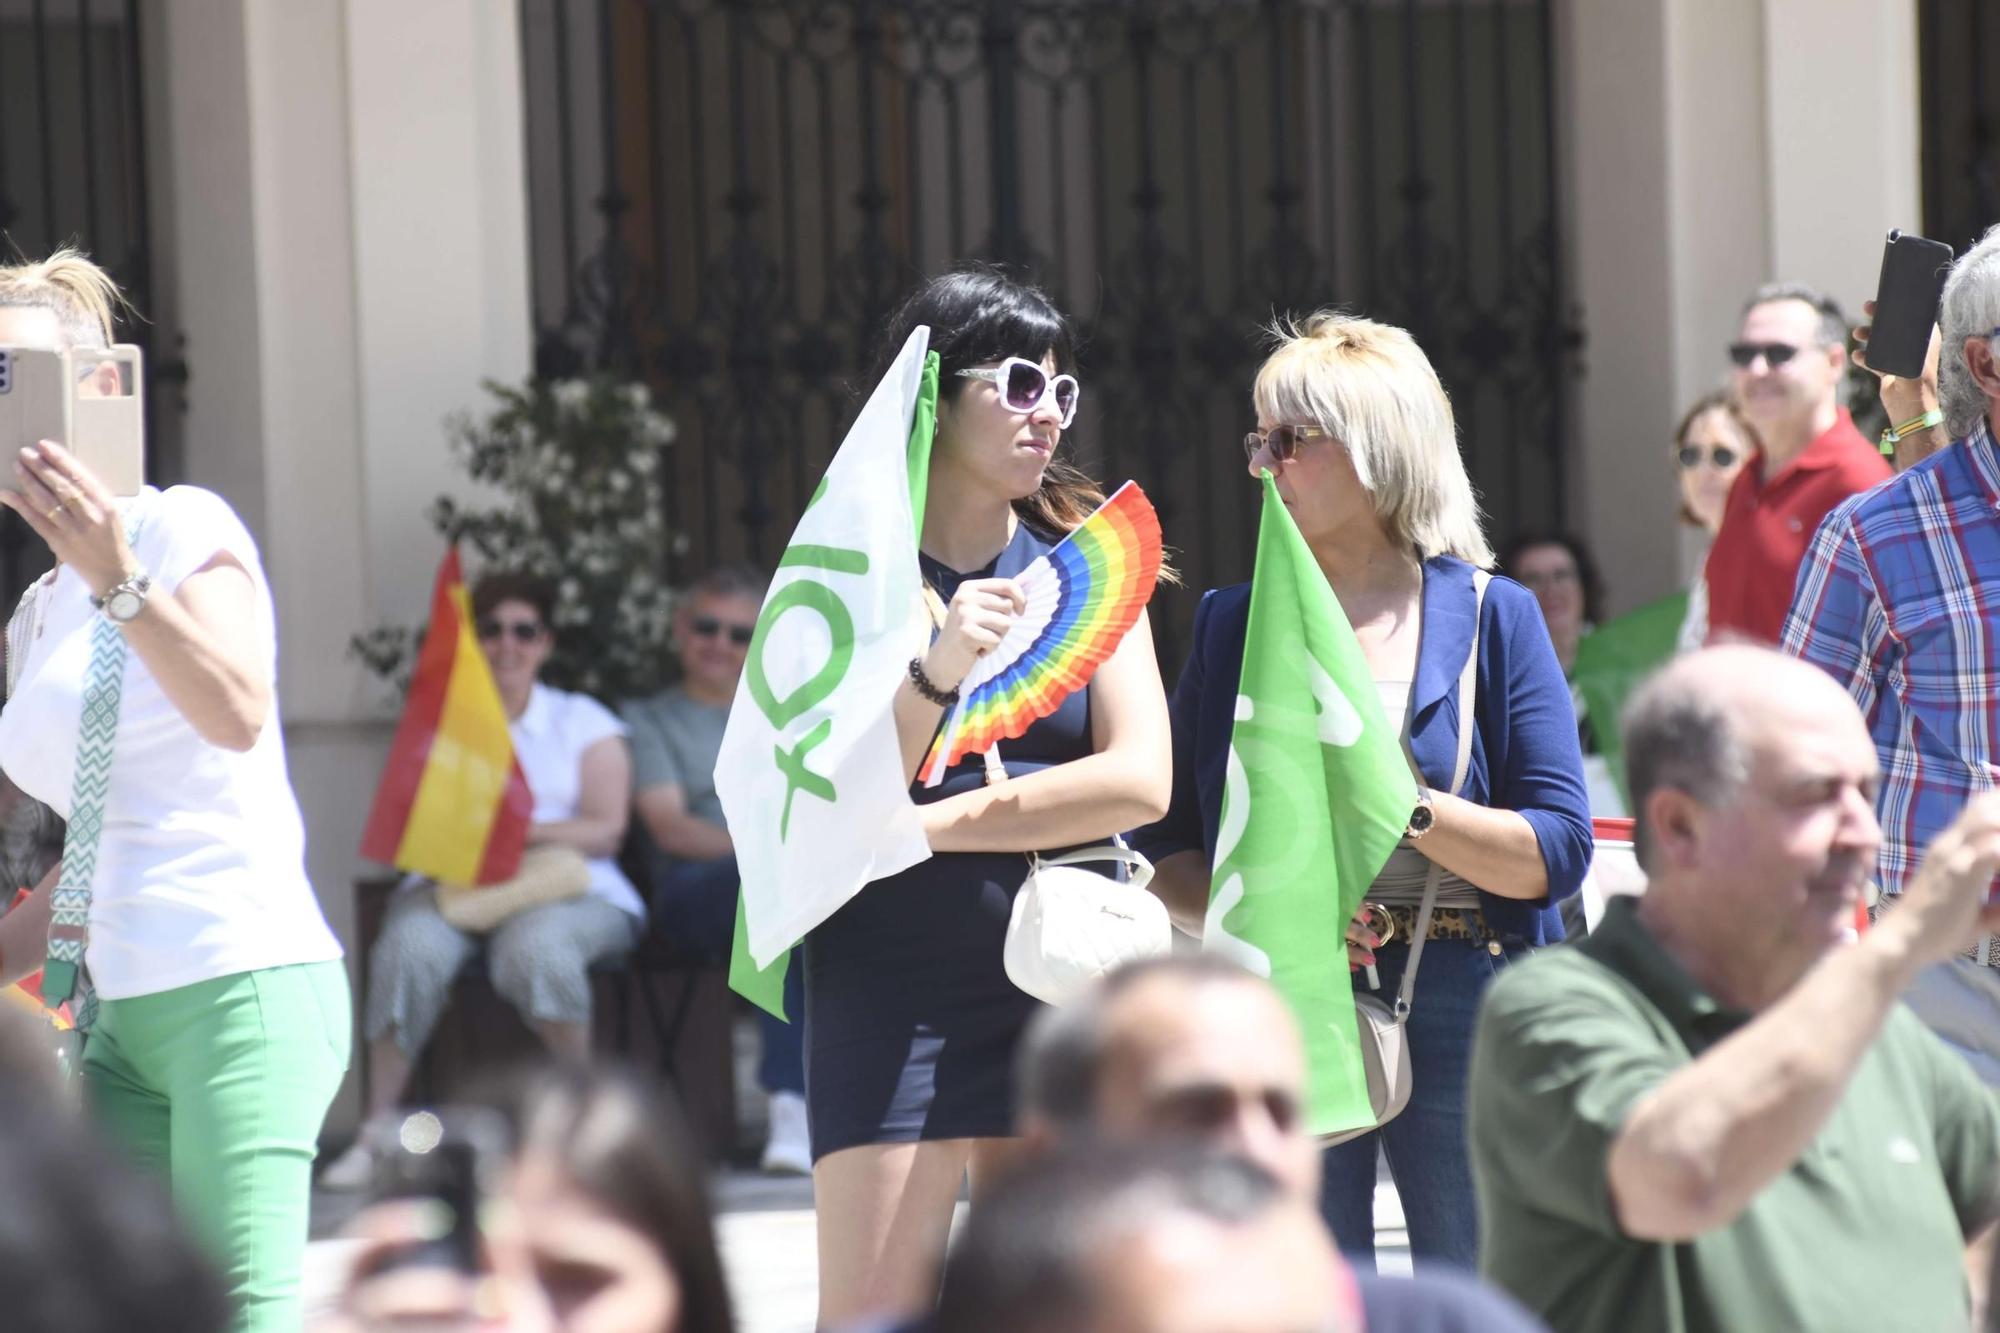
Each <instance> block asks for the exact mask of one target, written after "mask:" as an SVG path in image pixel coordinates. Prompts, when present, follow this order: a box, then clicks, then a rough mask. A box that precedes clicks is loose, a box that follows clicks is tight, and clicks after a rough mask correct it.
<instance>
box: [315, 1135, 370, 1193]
mask: <svg viewBox="0 0 2000 1333" xmlns="http://www.w3.org/2000/svg"><path fill="white" fill-rule="evenodd" d="M374 1178H375V1155H374V1154H373V1153H371V1152H369V1151H368V1147H367V1145H366V1144H363V1143H360V1142H356V1143H355V1144H354V1145H353V1146H351V1147H350V1148H348V1150H347V1151H346V1152H344V1153H342V1154H341V1155H340V1156H338V1157H336V1158H334V1159H333V1160H332V1161H331V1162H328V1163H327V1164H326V1170H324V1171H322V1172H320V1173H319V1179H318V1180H317V1181H316V1182H314V1183H315V1184H317V1185H318V1186H319V1188H321V1189H323V1190H331V1191H333V1192H334V1193H337V1194H351V1193H353V1192H354V1191H356V1190H362V1189H366V1188H368V1185H369V1182H371V1181H372V1180H374Z"/></svg>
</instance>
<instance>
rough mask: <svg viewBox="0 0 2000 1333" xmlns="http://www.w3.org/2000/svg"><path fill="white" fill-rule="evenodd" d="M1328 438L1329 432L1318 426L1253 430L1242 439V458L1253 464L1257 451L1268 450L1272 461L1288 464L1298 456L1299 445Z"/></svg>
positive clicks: (1275, 427) (1274, 427) (1329, 436)
mask: <svg viewBox="0 0 2000 1333" xmlns="http://www.w3.org/2000/svg"><path fill="white" fill-rule="evenodd" d="M1330 438H1332V437H1331V434H1330V432H1328V431H1325V430H1322V429H1320V428H1319V427H1318V426H1273V427H1271V429H1269V430H1268V431H1256V430H1253V431H1251V432H1250V433H1249V434H1248V435H1245V436H1244V437H1243V457H1244V458H1245V459H1246V460H1248V461H1249V462H1252V463H1254V462H1256V461H1257V451H1258V450H1260V449H1265V448H1268V449H1270V451H1271V457H1272V459H1273V460H1274V461H1276V462H1279V463H1289V462H1291V461H1292V460H1293V459H1294V458H1297V457H1298V456H1299V445H1301V444H1303V443H1304V442H1305V441H1307V440H1317V439H1330Z"/></svg>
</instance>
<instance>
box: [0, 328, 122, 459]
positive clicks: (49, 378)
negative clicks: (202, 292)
mask: <svg viewBox="0 0 2000 1333" xmlns="http://www.w3.org/2000/svg"><path fill="white" fill-rule="evenodd" d="M104 363H110V364H112V365H115V366H116V367H117V371H118V374H117V382H118V386H119V387H118V389H117V391H115V392H104V391H103V390H102V389H101V388H95V387H94V386H93V385H83V384H82V383H81V381H82V380H83V378H84V377H85V376H87V375H89V374H90V372H91V369H92V367H93V366H95V365H100V364H104ZM142 369H143V364H142V361H141V354H140V351H139V349H138V348H137V347H134V346H132V345H131V344H129V343H120V344H119V345H117V346H116V347H111V348H107V349H97V348H81V349H76V350H72V351H66V352H58V351H52V350H49V349H46V348H32V347H0V449H5V450H7V451H8V453H7V457H8V459H11V458H12V457H13V455H14V454H15V453H17V452H18V451H19V450H21V449H23V448H25V447H27V446H29V445H32V444H34V443H35V442H36V441H37V440H54V441H55V442H56V443H58V444H60V445H62V446H63V447H64V448H65V449H68V450H69V451H70V452H71V453H73V454H75V455H76V457H77V461H79V462H81V463H82V464H83V465H84V466H85V467H87V468H89V469H90V470H91V471H92V472H93V473H95V474H96V475H97V478H98V480H99V481H102V482H103V483H104V485H105V488H106V489H107V490H109V491H110V492H111V493H112V494H113V495H120V496H124V495H137V494H138V493H139V489H140V487H141V486H143V485H144V484H145V479H146V468H145V410H146V409H145V397H144V393H145V387H144V386H145V380H144V376H143V374H142V373H141V372H142ZM18 489H20V488H19V487H18V486H17V485H16V484H15V481H14V469H13V468H12V467H4V466H0V490H10V491H11V490H18Z"/></svg>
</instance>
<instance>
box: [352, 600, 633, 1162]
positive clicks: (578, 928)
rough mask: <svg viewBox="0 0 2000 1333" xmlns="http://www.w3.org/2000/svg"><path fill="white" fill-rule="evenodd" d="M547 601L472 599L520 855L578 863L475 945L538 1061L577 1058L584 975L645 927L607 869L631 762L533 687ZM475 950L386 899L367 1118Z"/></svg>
mask: <svg viewBox="0 0 2000 1333" xmlns="http://www.w3.org/2000/svg"><path fill="white" fill-rule="evenodd" d="M554 606H555V590H554V589H553V588H552V587H551V586H550V585H549V583H548V582H547V581H546V580H544V579H540V578H536V577H533V576H531V575H525V574H512V573H498V574H490V575H488V576H486V577H485V578H482V579H481V580H480V581H479V582H478V584H477V585H476V586H475V587H474V588H473V590H472V615H473V622H474V625H475V627H476V628H477V630H478V633H479V646H480V647H481V649H483V650H484V651H485V653H486V659H487V661H488V662H490V663H491V664H492V666H493V679H494V682H495V683H496V684H497V685H498V686H499V687H500V702H501V703H502V704H503V705H504V706H505V708H506V710H507V718H508V724H507V729H508V731H509V732H510V733H511V734H512V735H513V738H514V753H515V755H516V756H517V757H518V758H519V759H520V761H521V770H522V772H523V773H524V774H525V775H526V776H527V779H528V789H529V790H530V791H532V792H533V793H534V797H535V813H534V823H533V825H532V826H531V827H530V828H529V830H528V842H529V844H530V845H531V846H532V845H534V844H538V843H561V844H566V845H568V846H570V847H574V848H575V849H576V850H577V851H579V852H582V853H583V854H584V856H586V857H588V858H589V860H590V887H589V891H588V892H586V893H585V894H584V895H583V896H582V897H578V898H571V899H568V900H566V901H564V902H556V903H547V904H544V905H542V906H540V907H532V908H529V909H527V910H526V911H523V912H519V913H517V914H515V915H514V916H511V917H509V918H508V919H507V920H506V921H504V922H502V923H501V924H500V925H499V926H498V927H496V928H495V929H494V930H493V932H492V933H491V934H490V935H487V936H485V943H486V967H487V972H488V973H489V975H490V977H491V980H492V982H493V989H494V990H495V991H497V992H498V993H499V994H500V995H501V996H502V997H503V998H504V999H506V1000H507V1002H508V1003H510V1004H512V1005H513V1006H514V1007H515V1008H516V1009H518V1010H519V1011H520V1013H521V1017H522V1018H524V1019H526V1020H527V1023H528V1026H529V1027H531V1028H532V1029H534V1031H535V1033H536V1034H537V1035H538V1036H540V1037H541V1039H542V1040H543V1041H544V1042H545V1043H547V1045H548V1048H549V1051H550V1053H551V1054H553V1055H555V1056H557V1057H558V1058H561V1059H565V1060H581V1059H583V1058H585V1057H586V1056H587V1055H588V1054H589V1052H590V976H589V973H590V969H591V967H592V965H594V964H596V963H597V962H599V961H600V960H603V959H607V958H614V957H617V956H619V955H622V954H625V953H627V952H629V951H630V950H631V949H632V947H633V945H634V944H635V943H636V942H637V941H638V939H639V935H640V932H641V930H642V928H643V926H644V923H645V907H644V905H643V904H642V903H641V901H640V898H639V893H638V891H637V890H636V889H634V888H633V887H632V883H631V881H630V880H628V879H626V878H625V875H624V872H623V871H621V870H619V868H618V865H617V862H616V861H615V860H614V859H613V858H614V857H616V856H617V854H618V849H619V846H620V844H621V843H622V842H623V841H624V838H625V821H626V818H627V814H628V811H629V809H630V791H631V783H632V759H631V755H630V753H629V752H628V751H627V749H626V746H625V725H624V723H622V722H620V721H619V720H618V717H617V715H616V714H614V713H613V712H611V710H610V709H608V708H606V707H604V705H602V704H600V703H598V702H597V701H596V700H595V699H592V698H591V697H589V696H588V695H584V694H571V693H569V692H568V691H566V690H558V689H552V688H551V687H549V686H547V685H543V684H541V683H540V682H539V680H538V677H539V676H540V674H541V670H542V667H543V665H544V664H545V663H546V662H547V661H548V659H549V653H550V651H551V650H552V649H553V647H554V645H555V640H554V635H553V633H552V630H551V621H552V618H553V613H554ZM479 941H480V937H478V936H474V935H469V934H466V933H465V932H464V931H461V930H459V929H458V928H457V927H455V926H453V925H451V924H450V923H449V922H447V921H446V920H445V919H444V917H443V916H441V915H439V913H438V907H437V891H436V889H435V888H433V887H432V886H431V885H429V884H426V883H422V882H418V883H413V884H412V885H410V886H408V887H405V888H404V889H402V890H400V891H399V892H398V893H397V894H396V897H395V900H394V901H393V902H392V903H391V904H390V907H389V911H388V914H387V916H386V918H385V919H384V921H383V923H382V933H381V935H380V936H379V937H378V938H377V939H376V941H375V944H374V946H373V948H371V949H370V951H369V954H368V960H369V978H368V995H367V999H366V1005H365V1008H364V1010H363V1018H362V1029H363V1035H365V1036H366V1037H367V1039H368V1060H369V1077H370V1081H369V1096H370V1105H369V1107H368V1110H369V1112H370V1113H371V1114H374V1113H379V1112H383V1111H387V1110H389V1109H391V1108H393V1107H394V1106H395V1105H396V1103H397V1100H398V1099H399V1098H400V1097H401V1096H402V1092H403V1085H404V1084H405V1083H406V1082H408V1081H409V1076H410V1067H411V1063H412V1061H413V1060H414V1059H415V1057H416V1055H417V1054H418V1052H420V1051H422V1050H423V1048H424V1043H425V1042H427V1041H429V1040H430V1036H431V1032H432V1030H433V1029H434V1028H435V1027H436V1026H437V1021H438V1018H439V1016H440V1015H441V1014H442V1013H443V1011H444V1006H445V1000H446V998H447V997H448V996H449V994H450V992H451V984H452V981H453V980H454V979H455V978H456V977H457V976H458V974H459V971H460V970H461V969H462V968H463V967H464V966H465V964H466V961H467V959H468V958H470V957H471V955H472V953H473V951H474V949H475V948H477V947H478V944H479ZM371 1167H372V1163H371V1162H370V1161H369V1159H368V1157H367V1156H366V1153H365V1150H364V1149H363V1148H361V1147H360V1146H359V1145H357V1146H356V1147H355V1148H353V1149H351V1150H349V1151H348V1153H347V1154H345V1155H344V1156H342V1157H341V1158H339V1159H338V1160H337V1161H335V1162H334V1163H333V1164H332V1165H330V1166H329V1167H328V1168H327V1169H326V1171H325V1173H324V1174H323V1175H322V1176H321V1177H320V1183H321V1184H322V1185H324V1186H326V1187H328V1188H332V1189H342V1188H359V1187H360V1186H362V1185H364V1184H366V1183H367V1180H368V1174H369V1171H370V1169H371Z"/></svg>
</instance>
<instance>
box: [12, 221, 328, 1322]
mask: <svg viewBox="0 0 2000 1333" xmlns="http://www.w3.org/2000/svg"><path fill="white" fill-rule="evenodd" d="M121 301H122V298H121V297H120V296H119V294H118V291H117V289H116V288H115V287H114V286H113V285H112V283H111V281H110V279H109V278H108V277H106V276H105V274H104V272H103V271H102V270H101V269H99V268H98V267H97V266H96V265H94V264H92V263H90V262H89V261H88V260H87V259H84V258H83V257H82V256H81V255H78V254H76V253H74V252H72V251H60V252H58V253H57V254H55V255H53V256H51V257H50V258H49V259H47V260H44V261H42V262H40V263H34V264H22V265H17V266H14V267H8V268H0V346H9V347H17V348H18V347H32V348H39V349H54V350H85V351H87V350H89V349H93V348H102V347H105V346H107V345H108V342H109V333H110V328H111V320H112V311H113V308H114V306H115V305H117V304H119V303H120V302H121ZM119 373H120V372H119V371H118V369H117V367H116V366H115V365H112V364H110V363H99V364H98V365H97V366H96V367H95V368H94V369H90V370H86V372H85V374H86V375H87V378H85V379H82V380H80V382H79V385H78V392H79V394H81V395H93V394H94V395H102V394H109V393H117V392H121V391H122V392H130V388H129V387H126V386H123V384H122V382H121V381H120V379H119ZM8 463H9V464H11V467H10V469H9V470H10V472H11V477H10V478H8V481H9V482H10V483H11V486H12V490H11V491H8V492H5V493H0V504H5V505H6V506H7V507H8V508H10V509H12V510H13V511H14V512H15V513H17V514H19V515H21V517H22V518H24V519H25V520H27V522H28V525H29V526H30V527H32V528H33V529H34V530H35V532H36V533H37V534H38V535H39V536H40V537H41V538H42V539H43V540H44V541H46V542H47V543H48V544H49V547H50V549H51V550H52V551H53V552H54V554H55V558H56V566H55V568H54V569H53V570H51V571H50V572H49V574H47V575H46V576H44V577H43V578H41V579H40V580H38V581H37V582H36V583H35V584H34V585H32V586H31V587H30V588H29V589H28V590H27V592H26V593H25V594H23V596H22V599H21V603H20V605H19V607H18V608H17V609H16V611H15V613H14V615H13V617H12V618H11V619H10V621H9V623H8V627H7V658H8V660H7V671H6V676H7V681H8V685H9V695H8V699H7V704H6V707H5V709H4V710H0V769H4V770H5V771H6V774H7V776H8V777H9V778H10V779H12V780H13V782H14V783H15V784H16V785H17V786H19V787H20V788H21V790H22V791H24V792H26V793H27V794H28V795H29V796H31V797H33V798H35V799H36V800H38V801H41V802H43V803H45V804H47V805H48V806H50V807H52V808H53V809H54V810H55V812H56V813H57V814H59V815H61V816H63V817H64V818H65V819H67V820H68V821H69V824H68V827H67V829H66V831H65V835H64V844H63V863H62V865H60V866H59V867H58V868H57V869H56V870H53V871H51V872H50V873H49V874H48V875H47V876H46V877H45V878H44V879H43V880H42V882H41V883H40V884H39V885H37V886H36V888H35V891H34V894H33V895H32V896H31V897H30V898H29V899H28V900H27V901H26V902H25V903H23V904H22V906H20V907H18V908H16V909H15V910H14V911H12V912H9V913H8V914H7V915H6V916H5V917H4V918H0V982H12V981H15V980H18V979H19V978H20V977H21V976H22V975H23V974H25V973H27V972H30V971H32V970H33V969H35V968H36V967H38V966H41V965H42V964H43V963H44V961H45V959H46V960H47V961H48V963H49V966H50V970H49V973H48V975H47V976H46V977H45V980H44V988H45V990H50V991H52V992H60V991H61V990H62V989H63V985H62V982H61V980H60V974H61V973H62V972H63V971H64V970H65V969H64V966H63V965H64V963H65V960H66V958H67V957H68V956H69V955H71V954H73V953H74V951H75V950H76V949H77V948H78V947H79V946H81V947H82V961H83V963H84V964H85V967H86V971H87V974H88V977H89V978H90V979H91V980H93V981H94V982H95V987H96V997H97V1002H96V1006H95V1007H96V1015H95V1022H94V1025H93V1026H92V1028H91V1031H90V1036H89V1039H88V1042H87V1043H86V1045H85V1047H84V1056H83V1075H84V1079H85V1084H86V1088H87V1091H88V1093H89V1098H90V1101H91V1104H92V1107H93V1109H94V1110H95V1111H96V1113H97V1114H98V1116H99V1118H100V1119H102V1120H103V1122H104V1123H105V1124H106V1126H107V1127H108V1128H109V1129H110V1130H111V1131H112V1132H113V1133H114V1134H115V1135H116V1136H117V1137H118V1138H119V1139H120V1140H122V1141H123V1144H124V1146H125V1148H126V1149H127V1150H128V1151H129V1152H130V1153H131V1155H132V1156H134V1157H135V1158H136V1159H137V1160H138V1161H139V1162H140V1163H141V1164H142V1165H145V1166H148V1167H151V1168H154V1169H157V1170H159V1171H161V1172H162V1173H164V1174H165V1175H166V1176H167V1177H168V1178H169V1179H170V1181H171V1183H172V1187H173V1192H174V1195H175V1198H176V1201H177V1202H178V1203H179V1205H180V1209H181V1211H182V1213H183V1214H184V1215H185V1216H186V1217H188V1219H189V1220H190V1222H191V1223H192V1224H193V1226H194V1229H195V1233H196V1235H197V1236H198V1237H199V1238H200V1239H201V1240H202V1241H203V1242H204V1243H205V1244H206V1246H207V1247H208V1249H209V1251H210V1252H211V1253H212V1254H213V1255H214V1256H215V1258H216V1259H217V1261H218V1262H219V1264H220V1265H221V1268H222V1271H223V1272H224V1273H225V1274H226V1275H227V1276H228V1278H229V1281H230V1284H231V1286H232V1287H233V1288H234V1295H235V1299H236V1304H237V1309H238V1311H239V1316H238V1325H237V1326H238V1328H241V1329H256V1330H262V1329H296V1328H298V1327H299V1324H300V1312H299V1280H300V1270H301V1267H302V1265H303V1261H304V1255H305V1241H306V1221H307V1208H308V1203H309V1200H310V1187H311V1179H310V1177H311V1170H312V1159H313V1152H314V1148H315V1144H316V1142H317V1139H318V1136H319V1129H320V1122H321V1120H322V1119H323V1118H324V1116H325V1114H326V1108H327V1104H328V1103H329V1102H330V1101H331V1100H332V1098H333V1094H334V1092H335V1090H336V1089H337V1088H338V1087H339V1085H340V1081H341V1077H342V1075H343V1074H344V1073H345V1072H346V1069H347V1057H348V1032H349V1023H350V1017H349V1015H350V1012H351V1007H350V1003H349V998H348V991H347V974H346V969H345V968H344V966H343V965H342V963H341V962H340V958H341V950H340V944H339V941H337V940H336V939H335V938H334V936H333V932H332V931H331V930H329V929H328V928H327V924H326V919H325V918H324V917H323V916H322V915H321V914H320V909H319V903H318V901H317V900H316V899H315V897H314V896H313V891H312V886H311V885H310V884H309V883H308V882H307V880H306V872H305V832H304V827H303V822H302V821H301V819H300V816H299V807H298V802H297V800H296V799H295V798H294V797H293V795H292V787H291V781H290V779H289V777H288V776H287V774H286V769H285V751H284V742H283V740H282V739H281V737H280V734H279V726H278V704H277V697H276V680H277V623H276V616H275V613H274V611H273V608H272V603H271V590H270V587H269V585H268V584H267V583H266V581H265V578H264V569H263V564H262V562H261V561H260V560H259V558H258V554H257V546H256V543H255V542H254V541H252V540H251V537H250V534H249V532H248V531H247V530H246V529H245V528H244V526H243V524H242V522H241V520H239V519H238V518H237V516H236V514H235V513H234V512H233V511H232V510H231V509H230V507H229V506H228V504H227V503H225V502H224V501H223V500H222V499H221V498H220V497H219V496H216V495H214V494H212V493H210V492H208V491H204V490H199V489H197V488H195V487H192V486H176V487H173V488H172V489H170V490H166V491H159V490H155V489H153V488H151V487H147V488H145V489H144V490H143V491H141V493H140V494H139V495H137V496H135V497H131V498H117V497H114V496H112V495H111V493H110V492H109V491H108V490H107V489H106V487H105V486H104V485H103V483H102V482H101V481H99V479H98V478H97V477H96V476H94V475H93V474H92V473H91V472H90V471H89V470H88V469H87V468H85V467H84V466H83V465H82V464H81V463H80V462H78V461H77V459H76V458H75V457H74V456H73V455H72V454H70V453H69V452H68V451H66V450H64V449H63V448H61V447H60V446H59V445H57V444H55V443H52V442H49V441H42V442H40V443H38V444H36V445H32V446H29V447H27V448H23V449H21V450H20V451H19V454H18V456H17V457H16V458H14V459H10V460H8ZM113 683H116V685H117V688H116V689H115V690H113V689H110V688H109V687H110V686H111V685H112V684H113ZM86 700H88V701H89V702H90V703H91V704H92V708H91V711H90V714H89V717H88V725H87V726H86V718H85V713H84V704H85V702H86ZM114 701H115V702H114ZM114 719H115V724H114V725H106V724H107V723H113V722H114ZM58 909H60V910H59V911H58ZM87 993H88V992H87V989H84V990H79V991H77V992H76V993H75V995H76V999H77V1001H78V1004H79V1007H81V1008H83V1009H86V1010H87V1009H88V1007H89V1005H88V1001H87V1000H85V998H84V997H85V996H86V995H87Z"/></svg>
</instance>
